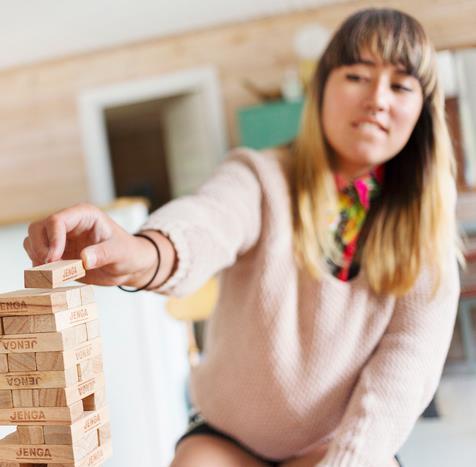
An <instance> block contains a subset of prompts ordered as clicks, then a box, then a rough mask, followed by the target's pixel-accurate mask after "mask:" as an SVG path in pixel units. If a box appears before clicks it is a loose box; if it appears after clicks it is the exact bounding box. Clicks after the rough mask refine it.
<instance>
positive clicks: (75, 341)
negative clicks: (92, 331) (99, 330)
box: [61, 324, 88, 349]
mask: <svg viewBox="0 0 476 467" xmlns="http://www.w3.org/2000/svg"><path fill="white" fill-rule="evenodd" d="M61 335H62V336H63V345H64V347H63V348H64V349H70V348H72V347H77V346H78V345H79V344H82V343H83V342H86V341H87V340H88V333H87V330H86V324H79V325H78V326H73V327H72V328H67V329H64V330H63V331H61Z"/></svg>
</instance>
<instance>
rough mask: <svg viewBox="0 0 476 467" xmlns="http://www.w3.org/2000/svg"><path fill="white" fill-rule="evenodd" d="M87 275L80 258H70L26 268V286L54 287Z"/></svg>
mask: <svg viewBox="0 0 476 467" xmlns="http://www.w3.org/2000/svg"><path fill="white" fill-rule="evenodd" d="M85 275H86V271H85V270H84V267H83V262H82V261H81V260H80V259H68V260H61V261H56V262H54V263H48V264H42V265H41V266H36V267H34V268H31V269H25V288H40V289H54V288H57V287H61V286H62V285H64V284H65V283H66V282H69V281H73V280H76V279H81V277H84V276H85Z"/></svg>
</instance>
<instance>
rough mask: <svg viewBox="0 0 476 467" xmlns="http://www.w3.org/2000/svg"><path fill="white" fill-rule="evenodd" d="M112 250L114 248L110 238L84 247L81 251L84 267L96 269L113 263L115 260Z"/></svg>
mask: <svg viewBox="0 0 476 467" xmlns="http://www.w3.org/2000/svg"><path fill="white" fill-rule="evenodd" d="M113 252H114V249H113V248H112V242H111V241H110V240H106V241H104V242H101V243H97V244H95V245H91V246H88V247H86V248H84V249H83V250H82V251H81V259H82V260H83V264H84V268H85V269H86V270H88V269H97V268H101V267H103V266H106V265H108V264H111V263H113V262H114V260H115V258H114V255H113Z"/></svg>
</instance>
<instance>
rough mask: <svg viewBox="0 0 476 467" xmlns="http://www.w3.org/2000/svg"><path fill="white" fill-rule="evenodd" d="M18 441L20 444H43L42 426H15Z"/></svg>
mask: <svg viewBox="0 0 476 467" xmlns="http://www.w3.org/2000/svg"><path fill="white" fill-rule="evenodd" d="M17 433H18V441H19V443H20V444H45V438H44V436H43V427H42V426H39V425H36V426H34V425H33V426H32V425H25V426H19V427H18V428H17Z"/></svg>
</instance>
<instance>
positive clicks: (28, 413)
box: [0, 401, 84, 459]
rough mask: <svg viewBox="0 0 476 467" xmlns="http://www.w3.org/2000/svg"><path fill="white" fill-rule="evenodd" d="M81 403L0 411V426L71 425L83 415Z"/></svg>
mask: <svg viewBox="0 0 476 467" xmlns="http://www.w3.org/2000/svg"><path fill="white" fill-rule="evenodd" d="M83 413H84V410H83V403H82V401H78V402H74V403H73V404H71V405H70V406H67V407H32V408H13V409H0V424H1V425H71V424H72V423H74V422H75V421H76V420H78V419H80V418H81V416H82V415H83ZM0 459H1V457H0Z"/></svg>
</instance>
